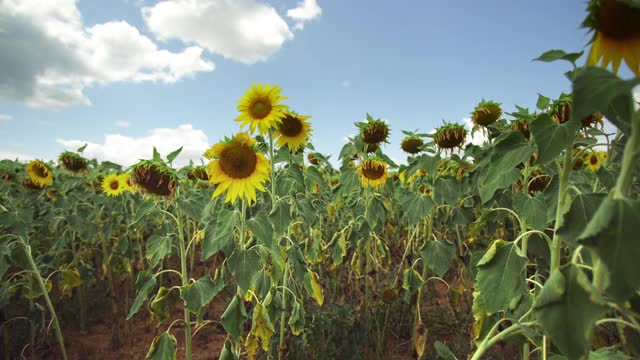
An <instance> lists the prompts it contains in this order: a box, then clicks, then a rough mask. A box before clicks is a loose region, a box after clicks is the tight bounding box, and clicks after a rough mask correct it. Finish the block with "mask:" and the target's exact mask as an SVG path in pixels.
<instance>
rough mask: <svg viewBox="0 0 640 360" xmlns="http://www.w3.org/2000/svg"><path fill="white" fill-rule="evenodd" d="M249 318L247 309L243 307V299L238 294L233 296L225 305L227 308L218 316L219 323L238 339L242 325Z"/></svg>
mask: <svg viewBox="0 0 640 360" xmlns="http://www.w3.org/2000/svg"><path fill="white" fill-rule="evenodd" d="M248 319H249V316H247V309H245V307H244V301H242V298H241V297H240V296H238V295H236V296H234V297H233V299H231V302H230V303H229V306H227V309H226V310H225V311H224V314H222V317H221V318H220V323H221V324H222V326H223V327H224V329H225V330H226V331H227V333H228V334H229V335H231V336H233V337H234V338H235V339H238V338H239V337H240V335H242V325H244V323H245V322H247V320H248Z"/></svg>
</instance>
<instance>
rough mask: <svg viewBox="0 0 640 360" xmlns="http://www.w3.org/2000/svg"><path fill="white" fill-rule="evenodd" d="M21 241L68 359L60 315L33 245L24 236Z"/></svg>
mask: <svg viewBox="0 0 640 360" xmlns="http://www.w3.org/2000/svg"><path fill="white" fill-rule="evenodd" d="M20 242H21V243H22V245H23V246H24V249H25V254H26V255H27V261H29V265H30V266H31V270H33V273H34V274H35V276H36V280H38V286H40V290H41V291H42V294H43V296H44V301H45V302H46V304H47V308H49V312H50V313H51V318H52V321H53V328H54V330H55V333H56V339H57V340H58V344H59V345H60V351H61V352H62V358H63V359H64V360H67V350H66V349H65V347H64V339H63V337H62V330H61V329H60V323H59V322H58V316H56V311H55V310H54V309H53V304H52V303H51V299H50V298H49V293H48V292H47V287H46V286H45V284H44V281H42V276H41V275H40V271H38V267H37V266H36V262H35V261H34V260H33V256H32V255H31V247H30V246H29V245H27V243H26V242H24V240H23V239H22V238H20Z"/></svg>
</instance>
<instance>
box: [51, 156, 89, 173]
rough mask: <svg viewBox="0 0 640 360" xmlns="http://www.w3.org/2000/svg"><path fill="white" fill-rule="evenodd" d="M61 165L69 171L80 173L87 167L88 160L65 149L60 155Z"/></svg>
mask: <svg viewBox="0 0 640 360" xmlns="http://www.w3.org/2000/svg"><path fill="white" fill-rule="evenodd" d="M58 161H59V162H60V165H61V166H62V167H63V168H64V169H65V170H67V171H69V172H71V173H74V174H80V173H82V172H83V171H84V170H86V169H87V164H88V162H87V160H86V159H85V158H83V157H82V156H80V155H78V154H76V153H73V152H71V151H65V152H63V153H62V154H60V157H58Z"/></svg>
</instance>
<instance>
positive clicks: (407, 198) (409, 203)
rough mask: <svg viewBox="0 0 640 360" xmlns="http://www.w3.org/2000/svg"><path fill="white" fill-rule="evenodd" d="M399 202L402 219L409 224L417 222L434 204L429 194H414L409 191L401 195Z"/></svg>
mask: <svg viewBox="0 0 640 360" xmlns="http://www.w3.org/2000/svg"><path fill="white" fill-rule="evenodd" d="M401 204H402V206H401V208H402V210H403V213H404V215H403V219H404V220H405V221H406V224H407V225H409V226H412V225H415V224H417V223H419V222H420V221H421V220H422V219H423V218H424V217H425V216H427V215H428V214H429V212H430V211H431V209H432V208H433V207H434V206H435V203H434V202H433V200H431V197H430V196H426V195H422V194H420V195H416V194H414V193H412V192H409V191H407V192H406V193H405V194H404V196H403V197H402V200H401Z"/></svg>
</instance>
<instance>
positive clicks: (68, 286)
mask: <svg viewBox="0 0 640 360" xmlns="http://www.w3.org/2000/svg"><path fill="white" fill-rule="evenodd" d="M80 285H82V278H81V277H80V273H79V272H78V270H76V269H64V270H62V281H61V282H60V292H61V293H62V296H63V297H64V296H71V291H72V290H73V289H74V288H77V287H79V286H80Z"/></svg>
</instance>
